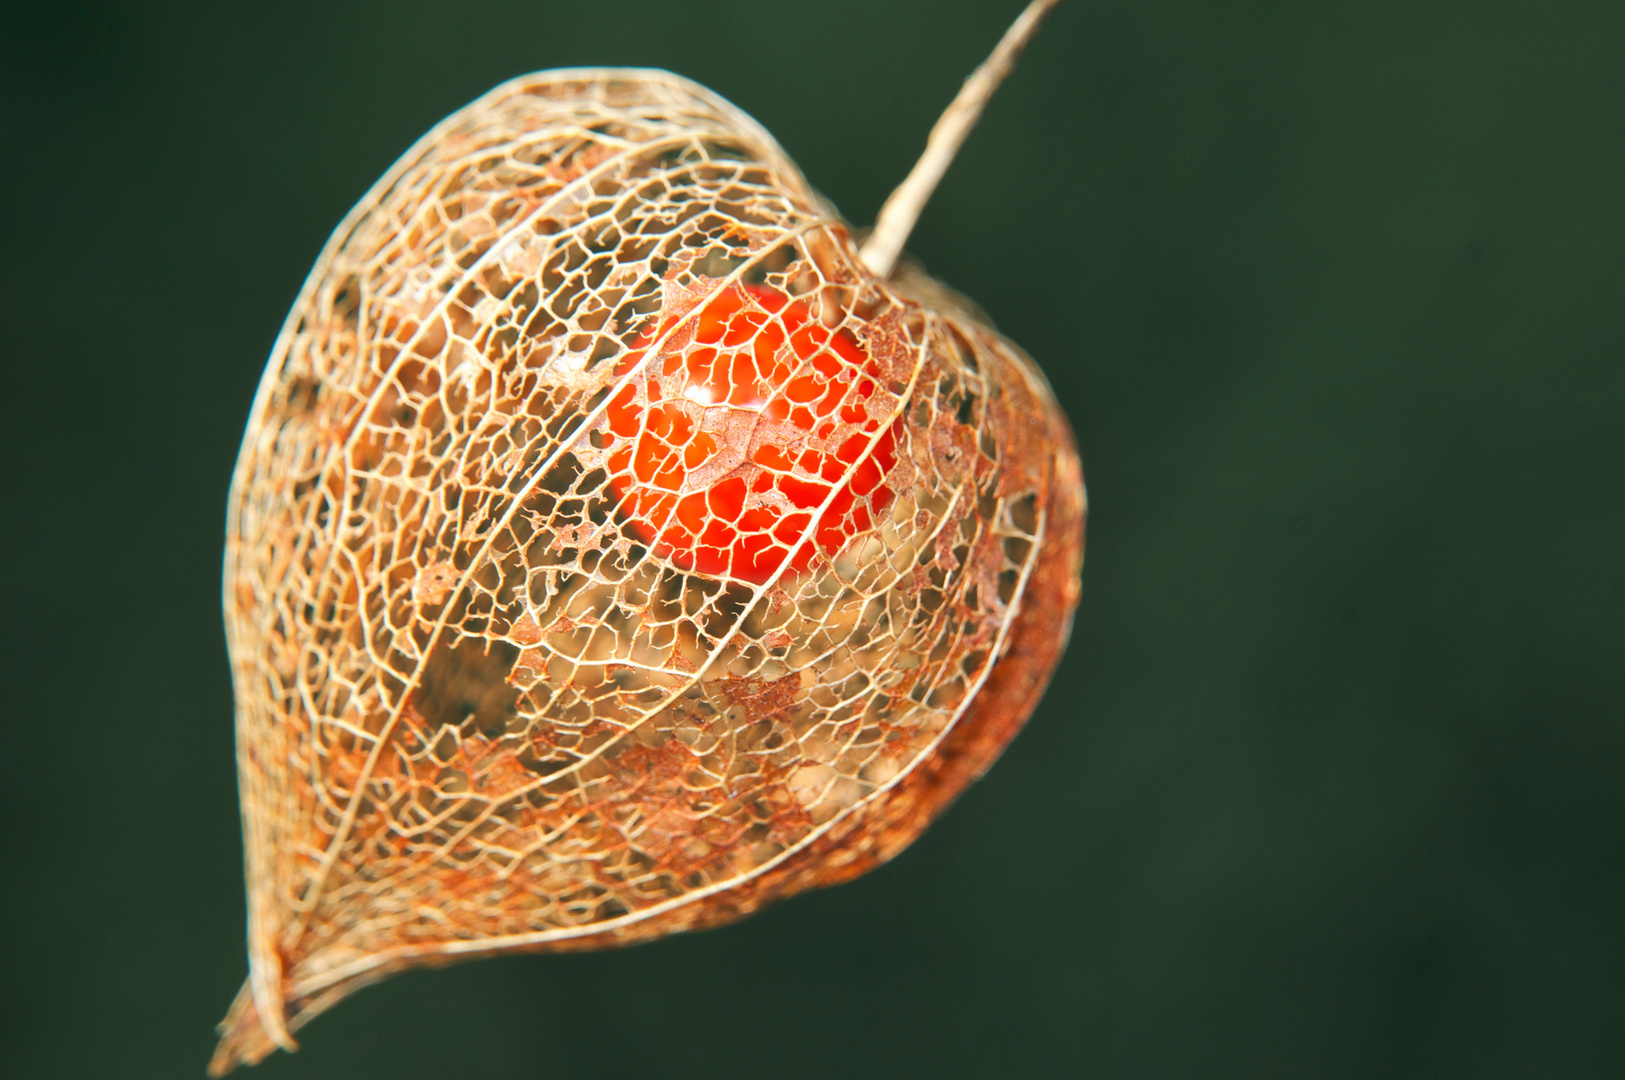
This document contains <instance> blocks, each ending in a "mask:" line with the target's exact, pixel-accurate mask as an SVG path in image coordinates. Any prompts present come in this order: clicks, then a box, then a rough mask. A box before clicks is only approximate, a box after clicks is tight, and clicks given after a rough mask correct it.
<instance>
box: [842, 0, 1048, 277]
mask: <svg viewBox="0 0 1625 1080" xmlns="http://www.w3.org/2000/svg"><path fill="white" fill-rule="evenodd" d="M1060 2H1061V0H1032V3H1030V4H1028V5H1027V8H1026V10H1025V11H1023V12H1022V13H1021V14H1020V15H1019V16H1017V18H1016V21H1015V22H1013V23H1011V24H1010V29H1008V30H1006V31H1005V32H1004V37H1002V38H1000V39H999V43H998V44H997V45H996V46H994V48H993V52H992V54H991V55H989V56H988V58H987V59H986V60H984V61H982V64H981V66H980V67H978V68H977V69H976V70H975V71H973V72H971V75H970V78H968V79H966V80H965V85H964V86H962V87H960V90H959V93H958V94H956V95H954V99H953V101H951V102H949V103H948V108H947V109H945V110H943V113H942V116H940V117H939V118H938V119H937V122H936V124H935V125H934V126H933V127H932V128H931V134H930V136H929V137H927V139H926V141H925V153H923V154H921V155H920V160H919V161H916V162H915V163H914V168H913V169H911V170H909V174H908V176H906V177H905V178H904V179H903V182H902V183H901V184H898V185H897V190H896V191H893V192H892V193H891V195H890V197H888V198H887V199H886V205H884V206H882V207H881V208H880V215H879V216H878V217H877V218H875V230H874V232H872V233H870V234H869V239H868V240H866V241H864V244H863V247H861V248H859V249H858V258H859V259H861V260H863V265H864V266H866V267H868V269H869V272H870V273H872V274H874V275H875V276H876V277H882V278H884V277H889V276H890V275H891V272H892V268H893V267H894V266H896V265H897V257H898V256H899V255H901V254H902V253H903V244H904V242H905V241H907V240H908V234H909V233H911V232H913V231H914V223H915V222H916V221H918V220H919V219H920V211H922V210H924V209H925V204H926V202H928V201H929V200H930V198H931V193H932V192H934V191H935V190H936V189H937V183H938V182H939V181H940V180H941V179H942V174H943V173H945V172H947V171H948V165H949V164H950V163H951V162H952V161H953V159H954V155H955V154H956V153H958V152H959V147H960V144H961V143H963V142H964V141H965V136H966V135H969V134H970V130H971V128H973V127H975V126H976V121H977V120H979V119H981V116H982V109H983V108H985V107H986V106H987V102H988V99H989V98H991V97H992V96H993V91H995V90H997V89H998V88H999V84H1000V83H1002V82H1004V80H1005V78H1006V77H1007V76H1009V74H1010V72H1011V71H1012V70H1014V69H1015V66H1016V59H1017V58H1018V57H1019V56H1020V55H1021V51H1022V50H1023V49H1025V48H1026V47H1027V42H1029V41H1031V40H1032V38H1033V35H1034V34H1035V33H1037V32H1038V25H1039V23H1041V22H1043V21H1044V16H1046V15H1048V14H1049V13H1050V11H1051V10H1052V9H1053V8H1054V7H1055V6H1056V5H1057V4H1059V3H1060Z"/></svg>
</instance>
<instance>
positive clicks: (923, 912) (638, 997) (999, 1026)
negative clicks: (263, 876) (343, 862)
mask: <svg viewBox="0 0 1625 1080" xmlns="http://www.w3.org/2000/svg"><path fill="white" fill-rule="evenodd" d="M1019 7H1020V4H1019V0H997V2H993V0H825V2H820V3H801V4H787V3H765V2H757V3H744V2H729V3H709V4H700V3H693V4H689V3H678V2H672V0H644V2H633V0H599V2H595V3H586V2H584V0H578V2H576V3H571V4H560V3H551V2H543V0H524V2H519V0H505V2H476V0H461V2H457V3H451V2H440V3H423V2H415V0H414V2H384V0H372V2H342V3H341V2H334V0H327V2H322V3H311V2H304V0H297V2H288V0H284V2H279V3H257V2H256V3H248V2H236V3H229V4H228V3H208V4H204V3H198V4H184V3H174V2H164V3H133V2H127V3H112V2H108V3H93V2H83V0H78V2H75V0H68V2H60V3H50V4H47V3H43V2H33V3H23V4H11V5H7V7H6V10H5V12H4V15H3V21H0V27H3V29H0V124H3V125H4V135H3V141H0V177H3V179H0V183H3V184H4V188H5V193H4V196H3V199H0V227H3V234H0V235H3V237H4V239H3V240H0V244H3V247H0V253H3V255H4V258H3V259H0V317H3V326H4V335H3V339H0V341H3V344H0V356H3V361H4V373H5V393H4V395H3V401H0V409H3V410H4V414H3V424H0V430H3V438H4V445H3V452H4V455H5V457H4V460H5V462H6V464H7V468H6V473H5V481H4V484H5V492H6V495H5V500H4V502H5V507H6V510H5V516H4V533H3V535H4V538H5V555H4V558H3V559H0V574H3V578H0V589H3V596H4V610H5V612H6V615H5V618H4V620H3V623H4V626H5V634H6V638H7V641H6V643H5V644H4V647H3V649H0V670H3V671H4V679H5V687H4V698H3V700H4V729H3V733H0V745H3V751H0V754H3V757H0V760H3V762H4V772H3V775H4V785H3V787H0V791H3V793H4V794H3V798H4V802H3V805H4V806H5V808H6V813H7V815H8V817H7V820H8V822H9V824H7V825H6V826H5V827H4V828H3V829H0V837H3V839H0V845H3V851H0V867H3V871H4V884H3V892H0V912H3V915H0V926H3V929H0V945H3V950H4V951H3V971H4V978H3V980H0V990H3V993H4V995H5V999H6V1000H5V1001H4V1003H3V1010H0V1025H3V1030H0V1072H4V1073H5V1075H7V1076H13V1077H81V1076H83V1077H90V1076H109V1077H149V1076H151V1077H177V1076H178V1077H188V1076H200V1075H201V1073H202V1069H203V1065H204V1062H205V1060H206V1059H207V1057H208V1054H209V1051H210V1049H211V1047H212V1045H213V1037H212V1034H211V1027H212V1025H213V1024H214V1023H215V1021H216V1020H218V1019H219V1017H220V1015H221V1014H222V1013H223V1011H224V1009H225V1007H226V1005H227V1003H228V1002H229V1000H230V999H231V996H232V995H233V993H234V992H235V991H236V989H237V986H238V985H239V983H240V981H241V979H242V977H243V974H244V970H245V961H244V957H243V942H242V938H243V933H242V923H243V901H242V896H241V872H240V866H241V863H240V859H241V849H240V845H239V839H238V832H237V816H236V815H237V810H236V791H235V777H234V773H233V752H232V736H231V716H230V711H231V700H230V688H229V684H228V677H227V670H226V663H225V655H224V647H223V641H222V635H221V630H220V619H219V614H218V599H217V597H218V573H219V547H220V540H221V535H222V520H223V514H224V502H225V492H226V484H227V479H228V476H229V473H230V469H231V465H232V461H233V458H234V456H235V453H236V449H237V442H238V438H239V435H240V432H241V429H242V424H243V421H244V419H245V417H246V414H247V411H248V406H249V401H250V398H251V396H252V393H253V388H254V385H255V383H256V380H257V379H258V377H259V373H260V369H261V367H262V365H263V363H264V359H265V356H266V353H267V352H268V350H269V348H270V345H271V342H272V339H273V338H274V336H275V334H276V332H277V329H278V326H279V324H280V322H281V320H282V317H283V315H284V313H285V311H286V309H287V306H288V305H289V303H290V302H291V301H292V299H293V297H294V295H295V293H296V291H297V289H298V287H299V285H300V282H301V280H302V279H303V277H304V274H305V272H306V270H307V269H308V267H309V265H310V263H311V262H312V260H313V259H314V257H315V255H316V253H317V251H318V250H319V248H320V247H321V245H322V243H323V241H324V240H325V238H326V235H327V233H328V231H329V230H330V229H331V228H332V227H333V226H334V224H336V223H337V221H338V220H339V218H340V217H341V216H342V215H343V213H344V212H345V210H346V209H348V207H349V206H350V204H351V203H352V202H353V201H354V200H355V199H356V198H358V197H359V196H360V194H361V193H362V192H363V191H364V190H365V189H366V188H367V186H368V185H369V184H370V183H371V182H372V180H373V179H374V178H375V177H376V176H377V175H378V174H379V173H381V172H382V171H383V170H384V169H385V168H386V167H387V166H388V165H389V163H390V162H391V161H392V160H393V159H394V158H395V157H396V156H397V155H398V154H399V153H401V152H402V151H403V150H404V149H405V148H406V147H407V145H408V144H410V143H411V142H412V141H413V140H414V139H415V138H416V137H417V136H418V135H419V134H421V133H422V132H423V131H424V130H426V129H427V128H428V127H429V126H430V125H431V124H433V123H434V122H435V121H436V120H438V119H439V118H440V117H441V116H443V115H444V114H446V113H448V112H450V111H452V110H453V109H455V108H457V107H459V106H460V105H462V104H464V103H465V102H467V101H468V100H470V99H471V98H473V97H475V96H477V95H478V94H480V93H482V92H483V91H485V90H486V89H487V88H489V87H490V86H492V85H494V84H496V83H497V82H500V81H502V80H504V79H506V78H508V77H510V76H513V75H516V74H519V73H521V72H525V71H528V70H534V69H540V68H547V67H556V66H566V65H572V66H573V65H587V64H627V65H649V66H659V67H667V68H670V69H672V70H674V71H678V72H681V73H682V74H685V75H688V76H691V77H693V78H695V79H697V80H699V81H701V82H703V83H705V84H707V85H709V86H711V87H712V88H714V89H716V90H717V91H719V92H721V93H722V94H724V95H725V96H727V97H728V98H730V99H732V100H733V101H734V102H736V103H737V104H739V105H740V106H741V107H743V108H744V109H745V110H747V111H748V112H750V113H751V114H753V115H754V116H756V117H757V118H758V119H759V120H761V121H762V123H763V124H764V125H766V127H767V128H768V129H769V130H771V131H772V132H773V133H774V134H775V135H776V136H777V137H778V138H779V139H780V140H781V141H782V143H783V144H784V146H785V147H786V149H787V150H788V151H789V152H790V154H791V155H792V156H793V157H794V158H795V159H796V160H797V161H798V162H799V163H800V164H801V166H802V167H803V168H804V169H805V171H806V173H807V175H808V176H809V178H810V179H811V181H812V182H813V183H814V184H815V185H816V186H818V187H819V188H820V189H822V190H823V191H824V192H825V193H826V194H828V195H829V196H830V197H831V198H832V199H833V200H834V201H835V202H836V204H837V205H839V206H840V207H841V208H842V209H843V211H844V212H845V213H846V214H847V215H848V216H849V217H850V218H851V219H852V220H854V221H855V222H858V223H867V222H869V221H870V220H872V218H873V215H874V213H875V211H876V209H877V208H878V206H879V204H880V202H881V200H882V199H883V198H884V196H885V194H886V193H887V191H888V190H889V189H890V188H891V186H892V185H893V184H895V183H896V182H897V181H898V180H899V179H900V178H901V177H902V175H903V173H904V172H905V171H906V169H907V167H908V165H909V163H910V162H911V161H912V159H913V158H914V156H915V154H916V153H917V152H918V150H919V148H920V147H921V145H922V144H923V140H924V136H925V133H926V130H927V129H928V127H929V126H930V124H931V122H932V120H933V118H934V117H935V115H936V113H937V111H938V110H939V109H940V108H941V107H942V105H943V104H944V103H945V102H946V101H947V100H948V98H949V97H950V96H951V95H952V93H953V91H954V90H955V88H956V87H957V85H958V82H959V80H960V79H961V78H962V77H963V76H964V75H965V74H966V73H967V72H968V71H969V70H970V69H971V68H972V67H973V66H974V65H975V64H976V63H977V62H978V60H979V59H980V58H981V57H982V56H983V55H984V54H985V53H986V51H987V50H988V48H989V47H991V45H992V43H993V42H994V40H996V38H997V36H998V35H999V33H1000V32H1001V31H1002V29H1003V27H1004V25H1005V24H1006V23H1007V22H1008V21H1009V19H1010V18H1011V17H1013V16H1014V14H1015V13H1016V11H1017V10H1018V9H1019ZM911 248H912V250H913V251H914V253H915V254H916V255H918V256H919V257H920V258H921V259H922V260H923V262H924V263H925V264H926V265H927V267H928V268H929V269H930V270H932V271H933V272H934V273H936V274H938V275H939V276H941V277H942V278H943V279H945V280H946V281H948V282H949V283H951V284H952V285H954V286H956V287H957V288H959V289H960V290H962V291H964V292H965V293H967V294H968V295H970V296H971V297H973V298H975V299H976V300H977V301H978V302H980V303H981V304H982V305H983V306H984V307H985V308H986V309H987V310H988V311H989V312H990V313H991V314H992V316H993V318H994V319H995V320H996V321H997V322H998V324H999V325H1000V327H1001V328H1002V329H1003V330H1005V332H1007V333H1008V334H1010V335H1011V336H1012V337H1014V338H1015V339H1016V340H1017V341H1019V342H1021V343H1022V344H1023V345H1024V346H1026V347H1027V348H1028V349H1029V350H1030V351H1031V352H1032V354H1033V355H1034V356H1036V357H1037V358H1038V359H1039V361H1040V362H1041V363H1042V364H1043V365H1044V366H1045V368H1046V369H1047V371H1048V372H1049V374H1050V377H1051V379H1052V380H1053V381H1054V384H1055V386H1056V389H1057V391H1058V392H1059V394H1060V396H1061V399H1062V401H1063V402H1064V404H1065V405H1066V408H1067V410H1068V411H1069V413H1070V414H1071V416H1072V419H1073V422H1074V424H1075V425H1076V427H1077V431H1078V435H1079V440H1080V442H1081V444H1082V447H1083V451H1084V456H1085V466H1086V470H1087V473H1088V478H1089V488H1090V496H1091V502H1092V511H1093V514H1092V521H1091V525H1090V537H1089V559H1088V565H1087V568H1086V570H1085V574H1084V581H1085V588H1084V602H1083V607H1082V609H1081V611H1080V616H1079V621H1078V625H1077V630H1076V633H1075V634H1074V637H1073V641H1072V647H1071V651H1070V652H1069V653H1068V655H1067V658H1066V660H1065V662H1064V665H1063V667H1062V669H1061V671H1060V672H1059V674H1058V675H1057V677H1056V681H1055V684H1054V687H1053V688H1052V690H1051V692H1050V694H1049V697H1048V698H1047V700H1046V701H1045V703H1044V704H1043V706H1042V707H1041V708H1040V709H1039V711H1038V713H1037V714H1036V716H1035V717H1034V718H1033V721H1032V723H1031V725H1030V727H1029V728H1028V730H1027V732H1026V733H1025V734H1024V735H1023V736H1022V737H1021V738H1020V739H1018V740H1017V741H1016V742H1015V743H1014V744H1013V745H1012V747H1011V748H1010V750H1009V752H1008V753H1007V754H1006V755H1005V758H1004V760H1003V761H1002V762H1001V763H1000V764H999V766H998V767H997V768H995V769H994V770H993V772H992V773H991V774H990V775H989V777H988V778H987V779H986V780H985V781H984V782H982V783H981V784H980V785H978V786H977V787H976V788H975V789H974V790H972V791H971V792H970V793H969V794H968V795H966V796H965V798H964V799H963V800H962V801H961V802H960V804H959V805H958V806H956V807H955V808H954V809H953V810H952V811H951V812H950V813H949V814H948V815H947V816H946V817H945V818H944V819H943V821H942V822H941V823H940V824H939V825H937V826H936V827H935V828H934V829H933V830H932V831H931V832H930V833H929V834H928V835H926V836H925V838H924V839H922V840H921V841H920V842H919V843H918V844H917V845H916V846H915V847H914V848H912V849H911V850H909V851H908V852H907V853H906V854H904V855H903V856H902V857H901V858H899V859H898V860H897V861H896V862H894V863H893V864H891V865H890V866H887V867H885V868H884V869H882V870H880V871H879V872H877V873H875V874H873V875H871V876H869V877H867V878H865V879H862V880H861V881H859V882H857V883H854V884H852V885H848V886H844V887H842V888H839V889H834V890H829V891H826V892H822V893H818V894H814V895H809V896H805V897H802V898H799V899H796V900H793V901H791V902H789V903H786V904H784V905H782V906H779V907H777V908H774V909H772V910H770V911H768V912H766V913H764V914H762V915H760V916H758V917H756V918H753V919H751V920H748V921H747V922H745V923H742V924H739V925H737V926H734V927H731V928H727V929H724V930H719V931H715V932H710V933H705V934H696V935H689V936H681V937H677V938H673V939H669V940H666V941H663V942H659V943H657V944H653V945H648V946H643V947H639V948H636V949H632V950H628V951H624V952H619V953H602V954H585V955H575V956H562V957H545V956H544V957H536V956H530V957H514V958H509V959H503V960H495V961H487V962H482V963H477V964H468V965H465V966H462V967H458V968H452V969H447V970H444V971H437V972H420V973H416V974H412V975H409V976H405V977H401V978H398V979H394V980H391V981H389V982H387V983H385V984H383V985H382V986H379V987H377V988H374V989H370V990H367V991H365V992H363V993H362V994H361V995H360V996H358V997H357V998H355V999H354V1000H352V1001H350V1002H347V1003H345V1004H344V1005H342V1006H340V1007H339V1008H338V1009H337V1010H335V1011H334V1012H332V1013H330V1014H328V1015H327V1016H325V1017H323V1018H322V1019H320V1020H319V1021H317V1022H316V1023H315V1024H314V1025H312V1026H311V1027H310V1028H308V1029H306V1031H305V1032H304V1034H303V1036H302V1038H303V1041H304V1046H305V1049H304V1050H303V1051H302V1052H301V1053H299V1054H298V1055H296V1056H292V1057H289V1056H286V1055H279V1056H277V1057H276V1058H273V1059H272V1060H270V1061H268V1062H267V1063H266V1064H265V1065H264V1066H262V1067H261V1068H260V1069H259V1070H258V1071H256V1072H254V1073H252V1074H250V1075H252V1076H256V1077H264V1078H266V1080H270V1078H272V1077H346V1078H353V1077H372V1076H379V1077H384V1076H388V1077H394V1078H411V1077H445V1076H479V1077H488V1078H500V1077H561V1078H564V1077H567V1078H571V1080H575V1078H580V1077H653V1076H671V1077H684V1076H719V1075H725V1074H726V1075H772V1076H778V1077H802V1076H806V1077H814V1076H817V1077H824V1076H836V1075H838V1076H852V1077H878V1076H899V1075H924V1076H939V1075H940V1076H994V1075H1018V1074H1034V1075H1062V1074H1069V1073H1070V1074H1079V1075H1089V1076H1110V1077H1118V1076H1121V1077H1201V1078H1209V1077H1220V1078H1222V1077H1268V1076H1281V1077H1310V1076H1313V1077H1342V1076H1347V1077H1367V1076H1384V1077H1388V1076H1415V1077H1455V1076H1460V1077H1502V1076H1505V1077H1533V1076H1554V1077H1565V1078H1573V1077H1591V1076H1596V1077H1608V1076H1615V1077H1617V1076H1620V1075H1625V1016H1622V1012H1625V1008H1622V1007H1625V926H1622V916H1625V867H1622V862H1621V859H1622V856H1625V648H1622V647H1625V616H1622V612H1625V567H1622V562H1621V555H1622V552H1625V543H1622V542H1625V432H1622V427H1621V418H1622V391H1625V304H1622V301H1625V7H1622V5H1621V4H1619V3H1617V2H1591V3H1587V2H1580V0H1527V2H1520V3H1497V2H1491V0H1474V2H1465V0H1464V2H1444V0H1434V2H1428V0H1403V2H1402V0H1388V2H1381V3H1357V2H1348V0H1343V2H1321V3H1303V2H1278V3H1267V2H1261V0H1260V2H1240V0H1224V2H1220V0H1212V2H1202V0H1100V2H1086V0H1072V2H1071V3H1070V4H1067V5H1065V6H1063V7H1062V9H1061V10H1060V11H1059V12H1058V13H1057V14H1056V15H1055V17H1054V18H1053V19H1052V20H1051V23H1050V25H1049V26H1048V27H1047V28H1046V29H1045V31H1044V32H1043V34H1042V36H1041V37H1040V38H1039V40H1038V41H1037V43H1036V44H1035V45H1034V46H1033V48H1032V49H1031V50H1030V52H1029V53H1028V55H1027V57H1026V58H1025V60H1024V61H1023V64H1022V66H1021V68H1020V69H1019V70H1018V72H1017V74H1016V76H1015V78H1014V79H1013V81H1012V82H1011V83H1010V84H1009V85H1008V86H1007V87H1006V88H1005V89H1004V90H1003V92H1002V93H1001V94H1000V96H999V97H998V98H997V99H996V100H995V101H994V103H993V105H992V107H991V108H990V110H989V112H988V115H987V117H986V118H985V120H984V123H983V126H982V128H981V129H980V130H978V131H977V132H976V133H975V134H974V136H973V137H972V138H971V140H970V142H969V143H968V145H967V146H966V149H965V152H964V154H963V156H962V158H961V160H960V161H959V162H958V163H957V164H956V165H955V167H954V168H953V170H952V171H951V173H950V174H949V176H948V178H947V180H946V183H945V184H944V186H943V189H942V190H941V192H940V193H939V194H938V196H937V198H936V200H935V202H934V203H933V204H932V206H931V208H930V209H929V211H928V212H927V213H926V215H925V218H924V220H923V221H922V222H921V225H920V228H919V230H918V232H917V233H916V234H915V237H914V240H913V242H912V244H911Z"/></svg>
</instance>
